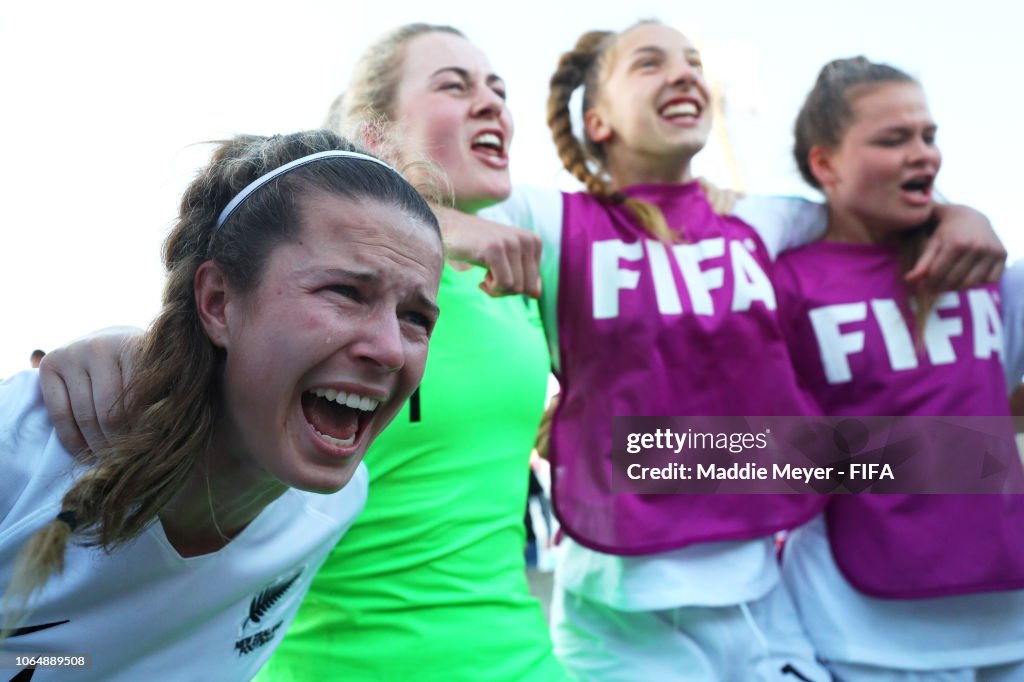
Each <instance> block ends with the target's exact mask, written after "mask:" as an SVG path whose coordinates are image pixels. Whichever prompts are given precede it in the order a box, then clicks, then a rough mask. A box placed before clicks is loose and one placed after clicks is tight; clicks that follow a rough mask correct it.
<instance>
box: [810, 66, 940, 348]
mask: <svg viewBox="0 0 1024 682" xmlns="http://www.w3.org/2000/svg"><path fill="white" fill-rule="evenodd" d="M886 83H911V84H914V85H920V83H918V81H917V79H915V78H914V77H912V76H910V75H909V74H907V73H905V72H904V71H901V70H900V69H897V68H896V67H894V66H890V65H888V64H881V63H877V62H872V61H870V60H869V59H867V58H866V57H863V56H858V57H849V58H846V59H834V60H832V61H830V62H829V63H828V64H825V66H823V67H822V69H821V72H820V73H818V80H817V81H815V83H814V87H813V88H811V91H810V92H809V93H807V98H806V99H805V100H804V103H803V106H801V107H800V113H799V114H797V117H796V123H795V124H794V126H793V137H794V142H793V156H794V157H795V158H796V164H797V167H798V168H799V169H800V175H801V176H803V178H804V180H806V181H807V183H808V184H810V185H811V186H812V187H814V188H816V189H821V188H822V187H821V183H820V182H819V181H818V179H817V178H816V177H814V173H812V172H811V165H810V154H811V149H812V148H814V147H818V146H821V147H831V148H836V147H838V146H839V144H840V143H841V142H842V139H843V135H845V134H846V130H847V129H848V128H849V127H850V124H851V123H853V117H854V114H853V102H854V101H855V100H856V99H857V98H858V97H861V96H863V95H865V94H867V93H868V92H871V91H872V90H873V89H875V88H876V87H878V86H880V85H884V84H886ZM933 228H934V225H933V224H925V225H922V226H921V227H919V228H917V229H915V230H911V231H909V232H906V233H903V234H901V235H900V241H899V249H900V261H901V263H902V267H903V272H904V273H906V272H909V271H910V269H911V268H912V267H913V265H914V263H915V262H916V261H917V259H918V257H919V256H920V255H921V253H922V251H923V250H924V247H925V244H926V243H927V241H928V237H929V235H930V233H931V230H932V229H933ZM911 300H912V301H913V302H914V303H915V304H916V305H915V310H914V318H915V322H916V329H917V332H918V341H919V342H920V340H921V338H922V337H923V333H924V327H925V324H926V323H927V320H928V315H929V314H930V313H931V309H932V307H933V306H934V304H935V294H934V293H931V292H926V291H917V292H915V293H914V294H913V296H912V297H911Z"/></svg>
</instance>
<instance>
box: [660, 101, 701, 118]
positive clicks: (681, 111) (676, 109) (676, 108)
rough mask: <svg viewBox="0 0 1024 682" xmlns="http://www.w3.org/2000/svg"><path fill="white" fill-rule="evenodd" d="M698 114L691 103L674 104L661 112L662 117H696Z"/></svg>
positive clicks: (695, 107)
mask: <svg viewBox="0 0 1024 682" xmlns="http://www.w3.org/2000/svg"><path fill="white" fill-rule="evenodd" d="M699 113H700V110H699V109H698V108H697V105H696V104H694V103H693V102H676V103H675V104H670V105H668V106H667V107H665V108H664V109H662V110H661V115H662V116H696V115H697V114H699Z"/></svg>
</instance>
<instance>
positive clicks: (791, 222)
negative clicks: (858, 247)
mask: <svg viewBox="0 0 1024 682" xmlns="http://www.w3.org/2000/svg"><path fill="white" fill-rule="evenodd" d="M735 215H736V217H737V218H740V219H741V220H743V221H744V222H746V223H747V224H749V225H750V226H751V227H753V228H754V229H755V230H756V231H757V233H758V234H759V235H760V236H761V240H762V241H763V242H764V245H765V247H766V248H767V249H768V255H769V256H771V258H772V260H774V259H776V258H778V256H779V254H780V253H782V252H783V251H788V250H789V249H793V248H796V247H798V246H803V245H804V244H810V243H811V242H813V241H816V240H817V239H818V238H820V237H821V236H822V235H823V234H825V227H826V226H827V224H828V212H827V211H826V209H825V205H824V204H819V203H815V202H813V201H808V200H806V199H800V198H798V197H767V196H757V195H752V196H745V197H743V198H742V199H740V200H739V201H738V202H737V203H736V211H735Z"/></svg>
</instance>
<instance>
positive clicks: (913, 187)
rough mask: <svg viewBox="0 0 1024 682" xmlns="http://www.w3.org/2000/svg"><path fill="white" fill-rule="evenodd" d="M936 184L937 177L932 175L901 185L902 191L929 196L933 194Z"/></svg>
mask: <svg viewBox="0 0 1024 682" xmlns="http://www.w3.org/2000/svg"><path fill="white" fill-rule="evenodd" d="M934 182H935V177H934V176H932V175H919V176H917V177H913V178H911V179H910V180H907V181H906V182H904V183H903V184H901V185H900V189H901V190H903V191H904V192H910V193H913V194H919V195H922V196H928V195H930V194H931V191H932V185H933V184H934Z"/></svg>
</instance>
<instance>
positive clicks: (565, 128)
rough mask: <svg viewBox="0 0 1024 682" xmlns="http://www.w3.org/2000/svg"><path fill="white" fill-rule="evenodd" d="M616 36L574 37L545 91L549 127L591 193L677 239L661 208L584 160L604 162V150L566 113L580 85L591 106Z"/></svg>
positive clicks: (658, 234)
mask: <svg viewBox="0 0 1024 682" xmlns="http://www.w3.org/2000/svg"><path fill="white" fill-rule="evenodd" d="M616 37H617V34H615V33H612V32H611V31H590V32H588V33H584V34H583V35H582V36H580V39H579V40H578V41H576V46H575V47H574V48H573V49H572V50H571V51H569V52H566V53H565V54H563V55H562V56H561V58H560V59H559V60H558V67H557V68H556V69H555V73H554V75H552V76H551V88H550V92H549V94H548V128H550V129H551V137H552V139H553V140H554V143H555V148H556V149H557V150H558V158H560V159H561V160H562V165H563V166H564V167H565V169H566V170H568V171H569V172H570V173H572V174H573V176H574V177H575V178H576V179H577V180H579V181H580V182H582V183H583V185H584V186H585V187H586V188H587V191H588V192H590V194H592V195H594V196H595V197H597V198H598V199H602V200H605V201H611V202H614V203H616V204H622V205H624V206H625V207H626V208H628V209H629V210H630V212H631V213H632V214H633V217H635V218H636V219H637V221H638V222H639V223H640V225H641V226H642V227H643V228H644V229H645V230H646V231H647V232H648V233H649V234H650V235H651V236H653V237H655V238H656V239H658V240H659V241H662V242H667V243H673V242H676V241H679V235H678V234H676V233H675V232H673V231H672V230H670V229H669V227H668V224H667V223H666V222H665V216H664V214H663V213H662V212H661V209H659V208H658V207H657V206H655V205H654V204H652V203H650V202H648V201H644V200H643V199H636V198H632V197H627V196H625V195H624V194H622V193H621V192H618V191H615V190H613V189H612V187H611V186H610V185H609V183H608V182H607V181H606V180H605V179H603V178H601V177H599V176H598V175H596V174H595V173H594V172H593V171H592V170H591V169H590V165H589V164H588V163H587V162H588V160H593V161H594V162H596V163H598V164H599V165H600V164H603V162H604V158H603V156H604V154H603V150H602V149H601V147H600V145H598V144H597V143H595V142H593V141H592V140H590V139H587V140H586V147H584V145H583V144H581V143H580V140H579V138H578V137H576V135H574V134H573V131H572V119H571V117H570V114H569V101H570V100H571V99H572V93H573V92H574V91H575V90H576V88H578V87H580V86H583V111H584V112H586V111H587V110H589V109H590V108H591V106H592V104H593V103H592V99H593V97H594V96H595V94H596V92H597V90H598V85H599V84H598V75H599V71H600V65H601V63H602V60H603V58H604V55H605V54H606V53H607V51H608V49H609V47H610V46H611V45H612V44H613V42H614V39H615V38H616ZM588 153H589V157H590V158H589V159H588Z"/></svg>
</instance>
